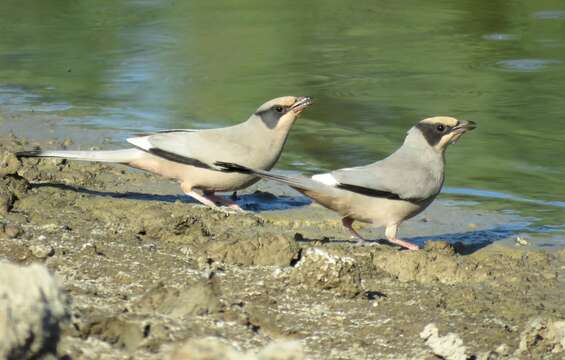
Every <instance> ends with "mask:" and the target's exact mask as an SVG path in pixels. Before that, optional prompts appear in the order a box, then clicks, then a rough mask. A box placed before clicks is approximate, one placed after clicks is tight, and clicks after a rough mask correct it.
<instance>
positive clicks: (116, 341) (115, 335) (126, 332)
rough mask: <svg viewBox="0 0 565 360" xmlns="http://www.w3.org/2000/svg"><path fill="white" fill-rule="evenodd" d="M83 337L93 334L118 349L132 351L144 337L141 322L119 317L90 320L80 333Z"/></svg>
mask: <svg viewBox="0 0 565 360" xmlns="http://www.w3.org/2000/svg"><path fill="white" fill-rule="evenodd" d="M82 336H84V337H90V336H95V337H97V338H99V339H101V340H103V341H106V342H107V343H110V344H113V345H116V346H117V347H118V348H120V349H124V350H126V351H129V352H132V351H135V349H136V348H137V347H138V346H139V344H140V343H141V342H142V341H143V338H144V337H145V331H144V326H143V324H141V323H139V322H135V321H129V320H126V319H122V318H120V317H116V318H107V319H101V320H95V321H92V322H91V323H90V324H89V325H88V326H87V327H86V328H85V329H84V330H83V333H82Z"/></svg>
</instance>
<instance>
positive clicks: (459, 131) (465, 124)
mask: <svg viewBox="0 0 565 360" xmlns="http://www.w3.org/2000/svg"><path fill="white" fill-rule="evenodd" d="M476 127H477V124H475V122H474V121H471V120H459V123H458V124H457V125H456V126H455V127H454V128H453V129H452V130H451V134H452V135H451V139H450V140H449V143H450V144H455V143H457V140H459V138H460V137H461V136H462V135H463V134H465V133H466V132H467V131H471V130H473V129H474V128H476Z"/></svg>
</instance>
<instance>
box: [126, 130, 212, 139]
mask: <svg viewBox="0 0 565 360" xmlns="http://www.w3.org/2000/svg"><path fill="white" fill-rule="evenodd" d="M196 131H201V129H165V130H157V131H151V132H146V133H136V134H133V137H142V136H150V135H156V134H168V133H176V132H181V133H192V132H196Z"/></svg>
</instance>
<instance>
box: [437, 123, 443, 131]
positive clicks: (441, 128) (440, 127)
mask: <svg viewBox="0 0 565 360" xmlns="http://www.w3.org/2000/svg"><path fill="white" fill-rule="evenodd" d="M436 130H437V131H439V132H443V130H445V126H443V125H442V124H439V125H438V126H436Z"/></svg>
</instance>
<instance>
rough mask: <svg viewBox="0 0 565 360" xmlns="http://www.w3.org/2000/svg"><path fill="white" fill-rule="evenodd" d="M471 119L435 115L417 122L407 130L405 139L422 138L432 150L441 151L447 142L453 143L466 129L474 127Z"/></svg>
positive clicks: (469, 129)
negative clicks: (407, 133)
mask: <svg viewBox="0 0 565 360" xmlns="http://www.w3.org/2000/svg"><path fill="white" fill-rule="evenodd" d="M476 127H477V125H476V124H475V123H474V122H473V121H467V120H457V119H455V118H452V117H449V116H435V117H431V118H427V119H424V120H422V121H420V122H419V123H417V124H416V125H415V126H414V127H413V128H412V129H411V130H410V132H409V136H408V137H407V141H410V140H411V139H412V138H414V141H416V140H415V138H420V139H421V138H423V139H424V140H425V143H426V144H427V145H429V146H431V147H432V148H433V149H434V150H436V151H438V152H441V153H443V152H444V151H445V149H446V148H447V146H448V145H449V144H453V143H455V142H457V140H459V138H460V137H461V136H462V135H463V134H465V133H466V132H467V131H471V130H473V129H474V128H476Z"/></svg>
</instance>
